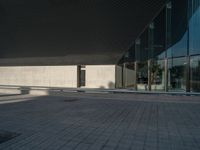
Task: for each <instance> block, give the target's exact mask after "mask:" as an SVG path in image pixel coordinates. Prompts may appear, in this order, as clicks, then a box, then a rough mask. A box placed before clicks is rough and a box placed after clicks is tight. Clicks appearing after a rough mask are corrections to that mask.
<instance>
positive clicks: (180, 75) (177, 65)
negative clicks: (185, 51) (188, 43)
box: [168, 57, 187, 91]
mask: <svg viewBox="0 0 200 150" xmlns="http://www.w3.org/2000/svg"><path fill="white" fill-rule="evenodd" d="M186 62H187V61H186V58H185V57H181V58H172V59H169V60H168V82H169V83H168V86H169V90H175V91H185V90H186V73H187V71H186V65H187V63H186Z"/></svg>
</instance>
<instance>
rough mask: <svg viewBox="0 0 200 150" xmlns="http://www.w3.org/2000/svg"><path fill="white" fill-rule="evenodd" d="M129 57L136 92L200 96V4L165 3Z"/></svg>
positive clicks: (194, 0) (188, 1)
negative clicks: (194, 94)
mask: <svg viewBox="0 0 200 150" xmlns="http://www.w3.org/2000/svg"><path fill="white" fill-rule="evenodd" d="M129 54H132V57H130V56H128V57H127V58H129V59H128V63H129V64H131V65H132V67H130V66H129V68H134V71H135V73H134V78H135V81H134V83H135V84H134V87H135V89H138V90H152V91H181V92H189V91H191V92H200V0H182V1H181V2H180V0H171V1H168V3H166V5H165V6H164V7H163V9H162V10H161V11H160V13H159V15H157V16H156V17H155V18H154V19H153V21H152V22H151V23H150V24H149V25H148V26H147V28H146V29H145V30H144V32H143V33H141V34H140V36H139V37H138V38H137V40H136V41H135V44H134V46H133V47H132V48H131V49H130V50H129ZM133 55H134V57H133ZM123 60H124V59H123ZM121 63H122V64H123V63H127V60H125V61H121ZM125 66H126V65H125ZM133 66H134V67H133Z"/></svg>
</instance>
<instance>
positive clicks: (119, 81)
mask: <svg viewBox="0 0 200 150" xmlns="http://www.w3.org/2000/svg"><path fill="white" fill-rule="evenodd" d="M122 71H123V70H122V66H116V88H122V87H123V85H122V82H123V81H122Z"/></svg>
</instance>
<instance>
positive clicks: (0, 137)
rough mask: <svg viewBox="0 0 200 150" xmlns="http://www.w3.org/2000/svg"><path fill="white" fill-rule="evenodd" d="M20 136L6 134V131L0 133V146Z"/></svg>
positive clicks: (10, 133)
mask: <svg viewBox="0 0 200 150" xmlns="http://www.w3.org/2000/svg"><path fill="white" fill-rule="evenodd" d="M19 135H20V134H17V133H13V132H8V131H0V144H2V143H4V142H6V141H9V140H11V139H13V138H15V137H17V136H19Z"/></svg>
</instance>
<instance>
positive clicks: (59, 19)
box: [0, 0, 200, 92]
mask: <svg viewBox="0 0 200 150" xmlns="http://www.w3.org/2000/svg"><path fill="white" fill-rule="evenodd" d="M0 8H1V11H0V19H1V21H0V27H1V29H0V31H1V35H0V66H1V67H0V85H10V86H39V87H65V88H68V87H69V88H77V87H85V88H111V89H113V88H131V89H134V90H148V91H178V92H179V91H180V92H200V0H182V1H180V0H149V1H148V0H125V1H123V2H122V1H121V0H106V1H105V0H94V1H81V0H74V1H73V0H72V1H68V2H65V1H64V0H57V1H56V0H34V1H31V2H30V1H29V2H26V1H25V0H20V1H13V0H6V1H2V2H0Z"/></svg>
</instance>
